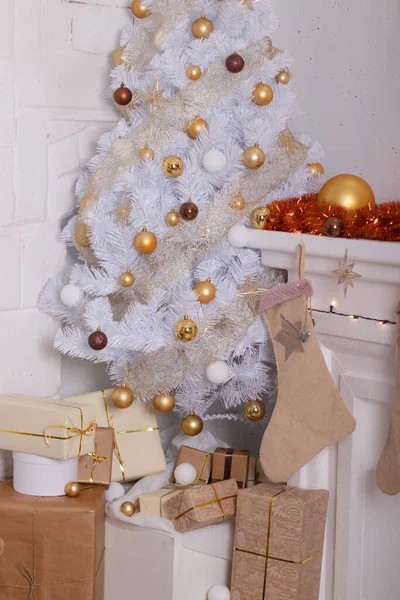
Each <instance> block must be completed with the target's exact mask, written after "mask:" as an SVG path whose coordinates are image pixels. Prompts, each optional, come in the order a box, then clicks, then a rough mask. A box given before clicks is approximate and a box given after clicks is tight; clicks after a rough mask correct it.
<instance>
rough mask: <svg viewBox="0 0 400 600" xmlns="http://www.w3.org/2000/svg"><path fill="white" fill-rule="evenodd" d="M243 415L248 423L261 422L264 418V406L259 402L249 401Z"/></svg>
mask: <svg viewBox="0 0 400 600" xmlns="http://www.w3.org/2000/svg"><path fill="white" fill-rule="evenodd" d="M244 414H245V415H246V417H247V418H248V419H249V421H261V419H263V418H264V417H265V406H264V403H263V402H261V400H249V402H247V404H246V406H245V407H244Z"/></svg>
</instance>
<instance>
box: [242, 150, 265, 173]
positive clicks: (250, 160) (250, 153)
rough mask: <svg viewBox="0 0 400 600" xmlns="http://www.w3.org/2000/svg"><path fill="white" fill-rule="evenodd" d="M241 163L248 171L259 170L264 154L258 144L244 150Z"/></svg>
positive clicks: (263, 160) (263, 161)
mask: <svg viewBox="0 0 400 600" xmlns="http://www.w3.org/2000/svg"><path fill="white" fill-rule="evenodd" d="M243 162H244V164H245V165H246V167H247V168H248V169H259V168H260V167H262V166H263V164H264V163H265V154H264V152H263V150H261V148H260V146H259V145H258V144H255V145H254V146H250V148H246V150H245V151H244V152H243Z"/></svg>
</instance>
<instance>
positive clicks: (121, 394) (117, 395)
mask: <svg viewBox="0 0 400 600" xmlns="http://www.w3.org/2000/svg"><path fill="white" fill-rule="evenodd" d="M134 399H135V397H134V395H133V392H132V390H131V389H130V388H128V386H127V385H126V383H123V384H122V385H121V386H119V387H117V388H115V389H114V390H113V391H112V394H111V402H112V403H113V404H114V406H115V407H116V408H120V409H122V410H123V409H125V408H129V407H130V406H132V404H133V401H134Z"/></svg>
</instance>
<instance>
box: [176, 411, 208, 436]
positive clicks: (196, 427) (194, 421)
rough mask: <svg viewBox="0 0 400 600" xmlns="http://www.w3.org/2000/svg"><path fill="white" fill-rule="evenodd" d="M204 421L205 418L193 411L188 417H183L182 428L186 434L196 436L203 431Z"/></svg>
mask: <svg viewBox="0 0 400 600" xmlns="http://www.w3.org/2000/svg"><path fill="white" fill-rule="evenodd" d="M203 427H204V423H203V420H202V419H201V418H200V417H199V416H198V415H195V414H194V412H192V413H191V414H190V415H188V416H187V417H184V418H183V419H182V423H181V429H182V431H183V433H184V434H185V435H190V436H191V437H194V436H195V435H199V433H201V432H202V431H203Z"/></svg>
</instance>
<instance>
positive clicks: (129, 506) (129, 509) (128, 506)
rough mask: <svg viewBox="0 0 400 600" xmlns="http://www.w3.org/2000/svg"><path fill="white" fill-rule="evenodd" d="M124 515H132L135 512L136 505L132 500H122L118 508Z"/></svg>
mask: <svg viewBox="0 0 400 600" xmlns="http://www.w3.org/2000/svg"><path fill="white" fill-rule="evenodd" d="M119 510H120V511H121V512H122V514H123V515H125V516H126V517H132V516H133V515H134V514H135V512H136V506H135V505H134V504H133V502H124V503H123V504H121V506H120V509H119Z"/></svg>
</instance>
